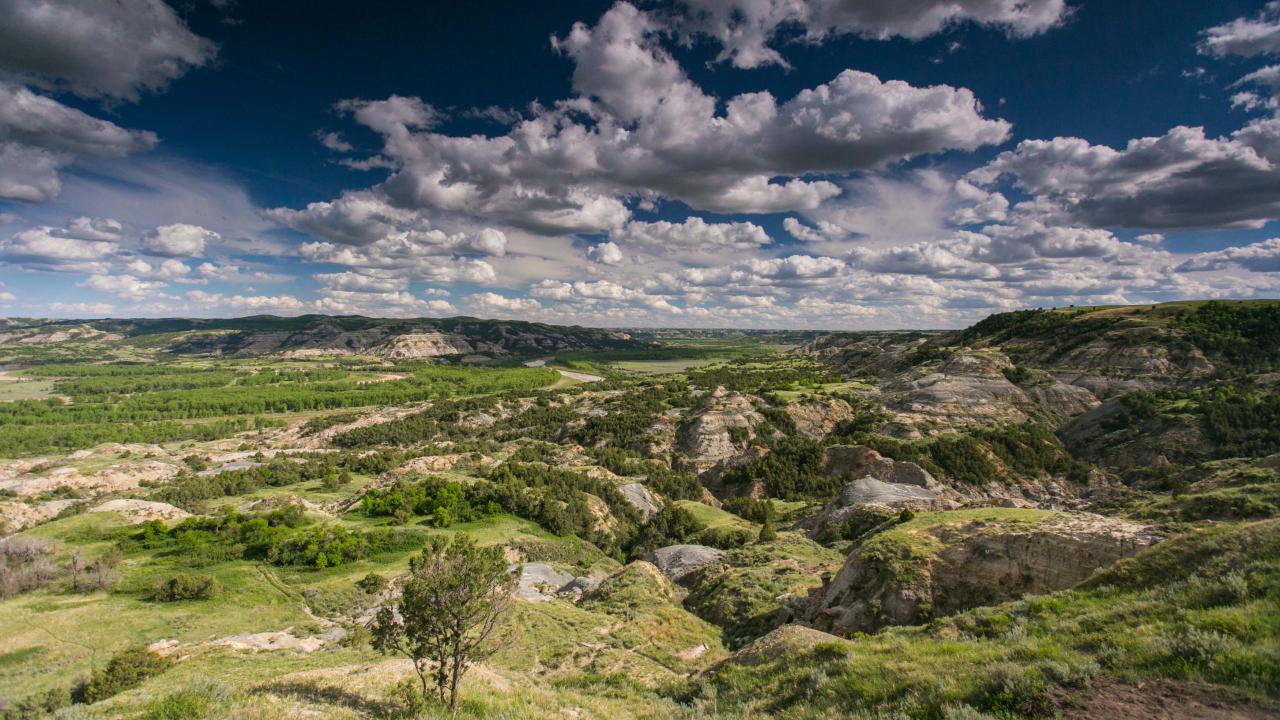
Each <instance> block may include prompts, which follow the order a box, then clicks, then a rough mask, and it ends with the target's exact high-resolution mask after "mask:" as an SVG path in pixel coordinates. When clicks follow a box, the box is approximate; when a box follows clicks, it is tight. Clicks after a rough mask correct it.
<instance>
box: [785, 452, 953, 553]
mask: <svg viewBox="0 0 1280 720" xmlns="http://www.w3.org/2000/svg"><path fill="white" fill-rule="evenodd" d="M822 468H823V470H824V471H825V472H827V473H829V474H831V475H835V476H837V477H841V478H849V481H848V482H847V483H846V484H845V486H844V488H842V489H841V491H840V494H839V495H838V496H837V497H836V499H835V500H833V501H831V502H830V503H828V504H827V505H826V506H825V507H824V508H822V510H821V511H820V512H819V513H818V514H817V515H814V516H813V517H809V518H806V519H804V520H802V521H800V523H798V525H797V527H798V528H799V529H802V530H805V531H806V532H808V534H809V536H810V537H812V538H815V539H822V540H824V541H825V540H832V539H837V538H839V539H846V540H852V539H856V538H857V537H858V536H860V535H862V534H863V532H865V531H868V530H871V529H872V528H874V527H876V526H878V525H880V524H881V523H882V522H884V521H886V520H888V519H889V518H890V517H893V516H894V515H896V514H897V513H898V512H899V511H901V510H903V509H910V510H913V511H926V510H952V509H955V508H957V507H959V506H960V504H961V503H960V500H962V498H961V496H960V495H959V494H958V493H956V492H954V491H952V490H950V489H948V488H946V487H945V486H943V485H941V484H939V483H938V482H937V481H936V480H935V479H934V477H933V475H931V474H929V471H928V470H925V469H924V468H922V467H920V466H919V465H917V464H915V463H913V462H905V461H901V460H893V459H890V458H887V457H884V456H882V455H881V454H880V453H878V452H876V451H875V450H872V449H871V448H869V447H865V446H862V445H856V446H843V445H835V446H832V447H829V448H827V449H826V450H825V451H824V452H823V456H822Z"/></svg>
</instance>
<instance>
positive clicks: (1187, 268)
mask: <svg viewBox="0 0 1280 720" xmlns="http://www.w3.org/2000/svg"><path fill="white" fill-rule="evenodd" d="M1232 266H1235V267H1241V268H1244V269H1246V270H1251V271H1253V272H1280V238H1271V239H1269V240H1263V241H1262V242H1256V243H1253V244H1251V245H1244V246H1242V247H1229V248H1223V249H1222V250H1215V251H1213V252H1205V253H1198V254H1196V255H1194V256H1192V257H1191V258H1190V259H1188V260H1186V261H1185V262H1183V263H1182V264H1181V265H1180V266H1179V267H1178V269H1179V270H1180V271H1182V272H1195V271H1205V270H1225V269H1228V268H1230V267H1232Z"/></svg>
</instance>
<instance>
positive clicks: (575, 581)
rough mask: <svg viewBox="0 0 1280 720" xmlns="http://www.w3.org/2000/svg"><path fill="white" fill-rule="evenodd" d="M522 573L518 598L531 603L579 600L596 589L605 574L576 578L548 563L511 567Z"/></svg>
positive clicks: (517, 586) (517, 592)
mask: <svg viewBox="0 0 1280 720" xmlns="http://www.w3.org/2000/svg"><path fill="white" fill-rule="evenodd" d="M517 568H518V569H519V571H520V580H519V582H518V584H517V585H516V593H515V594H516V597H518V598H520V599H521V600H528V601H529V602H546V601H547V600H553V599H555V598H570V599H577V598H578V597H581V596H582V594H583V593H585V592H588V591H590V590H592V589H594V588H595V587H596V586H598V585H599V584H600V581H601V580H603V579H604V575H603V574H589V575H581V576H575V575H573V574H572V573H568V572H565V571H564V570H559V569H557V568H555V567H552V566H551V565H548V564H547V563H539V562H531V563H522V564H521V565H519V566H515V565H513V566H511V568H510V569H511V570H512V571H515V570H516V569H517Z"/></svg>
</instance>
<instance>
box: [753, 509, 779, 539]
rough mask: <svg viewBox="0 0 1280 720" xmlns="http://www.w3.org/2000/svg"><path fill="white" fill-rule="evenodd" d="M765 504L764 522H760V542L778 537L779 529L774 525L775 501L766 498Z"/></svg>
mask: <svg viewBox="0 0 1280 720" xmlns="http://www.w3.org/2000/svg"><path fill="white" fill-rule="evenodd" d="M765 503H766V504H765V506H764V522H762V523H760V537H759V538H758V539H759V541H760V542H770V541H773V540H777V539H778V531H777V530H776V529H774V527H773V501H772V500H766V501H765Z"/></svg>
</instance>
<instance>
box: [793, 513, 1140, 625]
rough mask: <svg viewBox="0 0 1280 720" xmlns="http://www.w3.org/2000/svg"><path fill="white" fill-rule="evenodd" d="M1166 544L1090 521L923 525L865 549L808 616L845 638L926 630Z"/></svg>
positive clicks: (1131, 528) (920, 521)
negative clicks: (935, 621) (893, 628)
mask: <svg viewBox="0 0 1280 720" xmlns="http://www.w3.org/2000/svg"><path fill="white" fill-rule="evenodd" d="M1158 539H1159V537H1158V536H1157V535H1156V534H1155V533H1153V532H1151V531H1150V530H1149V529H1148V528H1147V527H1145V526H1143V525H1137V524H1134V523H1130V522H1126V521H1123V520H1116V519H1111V518H1106V517H1102V516H1100V515H1091V514H1086V513H1077V514H1066V513H1054V512H1047V511H1037V510H1004V509H1000V510H995V509H988V510H960V511H956V512H953V513H940V514H937V515H930V516H922V517H920V518H917V519H915V520H913V521H911V522H908V523H905V524H903V525H899V526H897V527H894V528H892V529H889V530H885V531H882V532H880V533H877V534H875V535H873V536H872V537H870V538H868V539H866V540H864V541H863V542H862V543H861V544H860V545H859V546H858V547H856V548H855V549H854V550H853V552H852V553H851V554H850V555H849V557H848V558H847V559H846V561H845V563H844V566H843V567H842V568H841V569H840V572H839V573H838V574H837V575H836V576H835V578H834V579H832V580H831V581H830V582H828V583H826V584H825V585H824V587H823V588H822V589H821V590H818V591H816V592H814V593H813V594H811V595H810V597H809V600H808V605H807V610H806V611H805V612H803V613H801V615H803V616H804V617H805V618H806V620H807V621H808V622H809V623H810V624H812V625H813V626H814V627H817V628H819V629H822V630H827V631H829V632H833V633H836V634H838V635H848V634H849V633H852V632H870V631H874V630H876V629H878V628H880V627H883V626H885V625H907V624H918V623H921V622H925V621H927V620H929V619H930V618H932V617H938V616H942V615H948V614H951V613H955V612H958V611H961V610H965V609H968V608H972V607H978V606H981V605H992V604H995V603H999V602H1003V601H1005V600H1011V599H1015V598H1018V597H1022V596H1025V595H1035V594H1041V593H1047V592H1052V591H1054V590H1063V589H1066V588H1070V587H1072V586H1074V585H1076V584H1078V583H1080V582H1081V581H1083V580H1084V579H1086V578H1087V577H1089V575H1091V574H1092V573H1093V572H1094V571H1095V570H1098V569H1100V568H1104V567H1107V566H1109V565H1111V564H1113V563H1115V562H1116V561H1118V560H1120V559H1122V558H1124V557H1127V556H1129V555H1132V554H1134V553H1136V552H1138V551H1139V550H1141V549H1143V548H1145V547H1147V546H1148V545H1151V544H1152V543H1154V542H1156V541H1157V540H1158Z"/></svg>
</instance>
